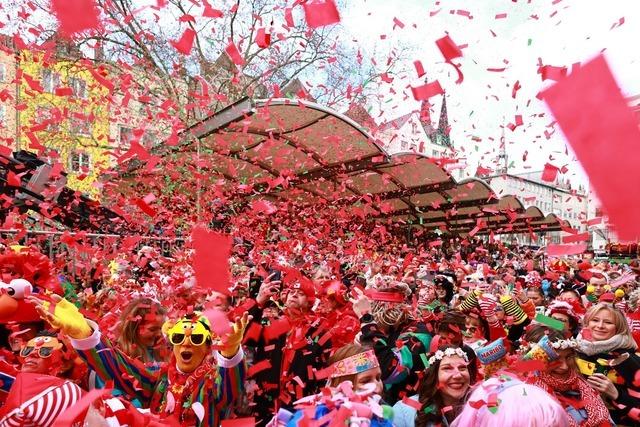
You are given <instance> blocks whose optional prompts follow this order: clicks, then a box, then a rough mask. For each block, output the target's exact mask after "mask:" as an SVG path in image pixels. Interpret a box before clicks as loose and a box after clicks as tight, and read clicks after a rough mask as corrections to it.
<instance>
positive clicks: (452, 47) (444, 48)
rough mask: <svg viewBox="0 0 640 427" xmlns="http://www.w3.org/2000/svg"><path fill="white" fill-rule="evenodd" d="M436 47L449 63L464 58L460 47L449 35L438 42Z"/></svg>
mask: <svg viewBox="0 0 640 427" xmlns="http://www.w3.org/2000/svg"><path fill="white" fill-rule="evenodd" d="M436 46H438V49H440V52H441V53H442V56H444V59H446V60H447V61H451V60H452V59H455V58H459V57H461V56H462V51H460V48H459V47H458V45H457V44H455V43H454V41H453V40H451V37H449V36H448V35H446V36H444V37H442V38H441V39H438V40H436Z"/></svg>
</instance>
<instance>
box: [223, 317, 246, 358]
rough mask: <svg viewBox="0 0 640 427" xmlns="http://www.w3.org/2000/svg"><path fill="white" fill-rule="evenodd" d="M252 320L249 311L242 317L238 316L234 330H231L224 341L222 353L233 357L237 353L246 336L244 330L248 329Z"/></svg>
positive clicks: (227, 356)
mask: <svg viewBox="0 0 640 427" xmlns="http://www.w3.org/2000/svg"><path fill="white" fill-rule="evenodd" d="M250 320H251V316H249V313H247V312H245V313H244V314H243V315H242V317H236V320H235V322H234V323H233V330H232V331H231V332H229V333H228V334H227V335H226V336H225V338H224V339H223V341H222V349H221V350H220V354H222V355H223V356H224V357H226V358H231V357H233V356H235V355H236V353H237V352H238V349H240V344H242V338H243V337H244V331H245V329H247V325H248V324H249V321H250Z"/></svg>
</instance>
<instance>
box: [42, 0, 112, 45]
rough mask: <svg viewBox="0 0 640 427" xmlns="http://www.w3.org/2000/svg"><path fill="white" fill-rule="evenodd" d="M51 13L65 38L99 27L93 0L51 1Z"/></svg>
mask: <svg viewBox="0 0 640 427" xmlns="http://www.w3.org/2000/svg"><path fill="white" fill-rule="evenodd" d="M51 11H52V12H53V13H54V15H55V16H56V18H58V22H59V23H60V32H62V34H64V35H66V36H71V35H73V34H75V33H77V32H78V31H84V30H90V29H94V28H98V26H99V25H100V21H99V19H98V9H97V7H96V3H95V0H51Z"/></svg>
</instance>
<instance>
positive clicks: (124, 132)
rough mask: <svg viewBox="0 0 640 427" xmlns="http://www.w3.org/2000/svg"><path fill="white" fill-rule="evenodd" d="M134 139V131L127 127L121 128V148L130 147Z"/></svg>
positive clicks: (119, 139)
mask: <svg viewBox="0 0 640 427" xmlns="http://www.w3.org/2000/svg"><path fill="white" fill-rule="evenodd" d="M132 139H133V129H131V128H128V127H126V126H120V137H119V138H118V141H119V142H120V146H124V147H128V146H129V144H130V143H131V140H132Z"/></svg>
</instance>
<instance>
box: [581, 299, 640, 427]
mask: <svg viewBox="0 0 640 427" xmlns="http://www.w3.org/2000/svg"><path fill="white" fill-rule="evenodd" d="M636 349H637V344H636V342H635V341H634V339H633V336H632V335H631V331H630V329H629V324H628V321H627V318H626V317H625V315H624V313H623V312H621V311H620V310H619V309H617V308H615V307H614V306H613V305H611V304H608V303H599V304H596V305H594V306H592V307H591V308H590V309H589V310H588V311H587V313H586V314H585V316H584V319H583V330H582V332H581V333H580V335H578V348H577V351H578V358H577V359H576V363H577V365H578V368H579V369H580V372H581V373H582V374H583V375H585V376H586V378H587V382H588V383H589V384H590V385H591V387H593V388H594V389H595V390H597V391H598V392H599V393H600V395H601V396H602V397H603V398H604V399H605V400H606V401H607V402H608V403H609V405H610V412H611V416H612V418H613V420H614V422H616V423H617V424H623V425H625V424H629V425H638V423H640V398H638V397H637V396H640V387H638V385H637V384H638V381H637V375H638V372H640V356H639V355H638V354H636Z"/></svg>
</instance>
